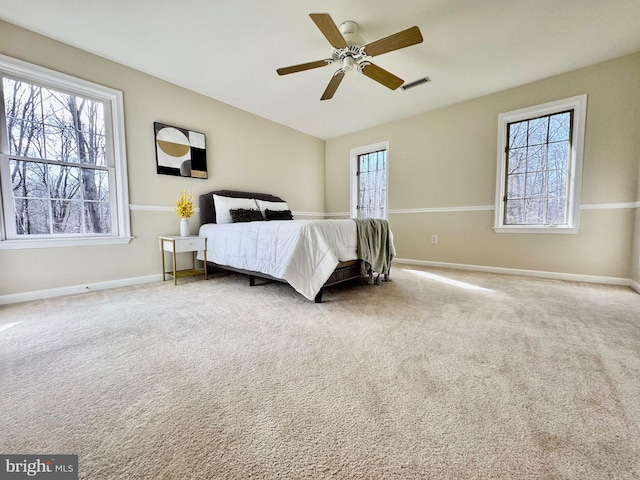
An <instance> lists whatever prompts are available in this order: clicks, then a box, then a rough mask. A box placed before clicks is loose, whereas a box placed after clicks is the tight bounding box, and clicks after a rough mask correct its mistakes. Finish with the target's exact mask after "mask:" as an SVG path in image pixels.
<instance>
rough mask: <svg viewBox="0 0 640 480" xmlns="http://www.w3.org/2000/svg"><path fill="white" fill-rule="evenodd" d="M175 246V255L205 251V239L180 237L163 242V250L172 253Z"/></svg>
mask: <svg viewBox="0 0 640 480" xmlns="http://www.w3.org/2000/svg"><path fill="white" fill-rule="evenodd" d="M174 245H175V253H180V252H194V251H197V250H204V249H205V239H204V238H199V237H182V238H174V239H173V241H169V242H163V246H164V250H166V251H167V252H173V246H174Z"/></svg>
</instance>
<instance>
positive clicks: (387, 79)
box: [362, 63, 404, 90]
mask: <svg viewBox="0 0 640 480" xmlns="http://www.w3.org/2000/svg"><path fill="white" fill-rule="evenodd" d="M362 73H364V74H365V75H366V76H367V77H369V78H370V79H371V80H375V81H376V82H378V83H380V84H381V85H384V86H385V87H387V88H390V89H391V90H395V89H396V88H398V87H399V86H400V85H402V84H403V83H404V80H402V79H401V78H399V77H396V76H395V75H394V74H393V73H391V72H387V71H386V70H385V69H384V68H381V67H379V66H377V65H374V64H373V63H368V64H367V65H365V66H364V67H362Z"/></svg>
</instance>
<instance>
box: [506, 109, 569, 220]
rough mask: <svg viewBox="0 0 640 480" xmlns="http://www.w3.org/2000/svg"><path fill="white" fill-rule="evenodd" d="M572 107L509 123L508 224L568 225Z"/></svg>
mask: <svg viewBox="0 0 640 480" xmlns="http://www.w3.org/2000/svg"><path fill="white" fill-rule="evenodd" d="M572 122H573V111H572V110H571V111H566V112H560V113H555V114H553V115H546V116H542V117H539V118H531V119H527V120H523V121H519V122H513V123H509V124H508V125H507V137H508V144H507V152H506V153H507V175H506V195H505V197H504V202H505V209H504V216H505V218H504V224H505V225H566V224H567V221H568V220H567V216H568V212H567V200H568V194H567V192H568V172H569V168H570V162H569V154H570V151H571V128H572Z"/></svg>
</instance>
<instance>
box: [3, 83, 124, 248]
mask: <svg viewBox="0 0 640 480" xmlns="http://www.w3.org/2000/svg"><path fill="white" fill-rule="evenodd" d="M3 94H4V103H5V105H4V109H5V119H6V125H7V140H8V142H7V143H8V148H9V152H8V154H9V155H8V156H9V173H10V176H11V186H12V197H13V207H14V208H13V209H14V212H15V225H16V233H17V235H21V236H25V235H88V234H110V233H112V221H111V191H110V182H109V168H108V165H107V158H106V153H105V146H106V137H105V109H104V105H103V103H102V102H100V101H95V100H92V99H89V98H83V97H80V96H77V95H73V94H69V93H65V92H60V91H56V90H52V89H48V88H45V87H42V86H38V85H34V84H31V83H28V82H25V81H20V80H15V79H12V78H8V77H4V78H3Z"/></svg>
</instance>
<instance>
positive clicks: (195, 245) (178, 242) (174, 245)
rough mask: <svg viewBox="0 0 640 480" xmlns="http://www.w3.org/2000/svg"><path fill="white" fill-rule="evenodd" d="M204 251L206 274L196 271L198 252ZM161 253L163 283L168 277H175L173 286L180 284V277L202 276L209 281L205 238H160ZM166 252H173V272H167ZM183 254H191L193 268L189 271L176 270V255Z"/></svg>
mask: <svg viewBox="0 0 640 480" xmlns="http://www.w3.org/2000/svg"><path fill="white" fill-rule="evenodd" d="M198 250H202V251H203V252H204V272H202V271H200V270H196V252H197V251H198ZM160 251H161V253H162V281H163V282H164V281H165V280H166V275H167V274H169V275H173V284H174V285H177V284H178V277H190V276H192V275H202V274H203V273H204V279H205V280H206V279H207V239H206V238H205V237H196V236H190V237H180V236H166V237H160ZM164 252H171V253H172V254H173V255H172V264H173V270H171V271H168V272H167V271H166V267H165V262H164ZM182 252H191V259H192V264H193V268H190V269H187V270H176V254H177V253H182Z"/></svg>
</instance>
